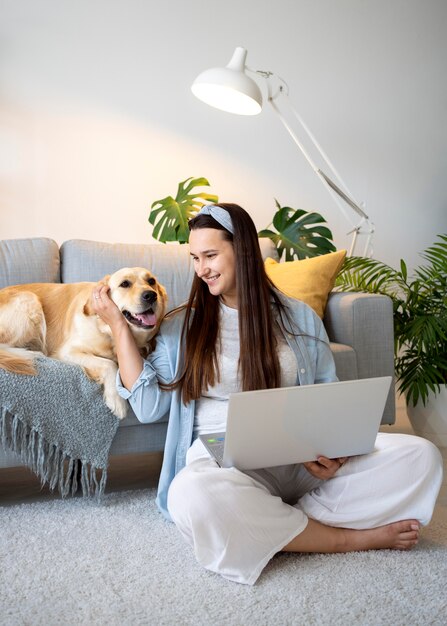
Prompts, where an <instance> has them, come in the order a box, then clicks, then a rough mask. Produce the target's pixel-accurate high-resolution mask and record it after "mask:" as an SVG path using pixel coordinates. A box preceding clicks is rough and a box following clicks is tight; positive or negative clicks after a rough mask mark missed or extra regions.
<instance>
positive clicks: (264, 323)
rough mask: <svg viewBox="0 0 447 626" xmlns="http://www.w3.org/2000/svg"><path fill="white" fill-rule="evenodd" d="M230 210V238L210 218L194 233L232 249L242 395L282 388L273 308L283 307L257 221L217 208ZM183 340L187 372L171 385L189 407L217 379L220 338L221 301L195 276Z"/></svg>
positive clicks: (195, 224)
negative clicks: (215, 235) (212, 233)
mask: <svg viewBox="0 0 447 626" xmlns="http://www.w3.org/2000/svg"><path fill="white" fill-rule="evenodd" d="M217 206H220V207H222V208H224V209H226V210H227V211H228V213H229V214H230V216H231V220H232V223H233V229H234V234H231V233H230V232H229V231H228V230H226V229H225V228H224V227H223V226H221V225H220V224H219V223H218V222H216V221H215V220H214V219H213V218H212V217H211V216H209V215H197V216H196V217H194V218H193V219H192V220H190V222H189V228H190V230H195V229H199V228H214V229H217V230H220V231H222V234H223V237H224V239H226V240H227V241H230V242H231V243H232V245H233V248H234V254H235V267H236V290H237V297H238V311H239V341H240V356H239V376H240V381H241V388H242V391H250V390H253V389H267V388H272V387H279V386H280V381H281V371H280V365H279V360H278V354H277V341H276V338H275V334H274V326H275V319H274V316H273V313H272V304H273V305H276V307H281V303H280V301H279V299H278V297H277V295H276V293H275V291H274V289H273V285H272V283H271V282H270V280H269V278H268V277H267V274H266V272H265V269H264V261H263V259H262V255H261V251H260V248H259V242H258V235H257V232H256V228H255V225H254V223H253V220H252V219H251V217H250V216H249V215H248V213H247V212H246V211H245V210H244V209H243V208H242V207H240V206H238V205H237V204H219V205H217ZM182 338H183V340H184V345H185V353H184V361H183V363H184V366H183V371H182V372H181V374H180V376H179V377H178V378H177V380H176V381H174V382H173V383H172V385H164V386H163V387H164V388H176V387H180V388H181V390H182V399H183V402H184V403H185V404H187V403H188V402H190V401H191V400H196V399H197V398H199V397H200V396H201V395H202V393H203V391H204V390H206V389H207V388H208V387H212V386H214V385H215V384H216V382H217V381H218V380H219V374H220V373H219V368H218V362H217V350H218V338H219V297H218V296H213V295H212V294H211V293H210V291H209V289H208V287H207V285H206V283H205V282H204V281H203V280H202V279H201V278H198V277H197V275H195V276H194V280H193V284H192V287H191V293H190V297H189V300H188V303H187V305H186V315H185V320H184V324H183V330H182Z"/></svg>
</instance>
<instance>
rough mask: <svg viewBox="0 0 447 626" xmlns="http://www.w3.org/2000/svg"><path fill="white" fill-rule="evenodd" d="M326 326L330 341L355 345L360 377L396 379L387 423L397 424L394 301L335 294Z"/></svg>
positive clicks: (377, 296)
mask: <svg viewBox="0 0 447 626" xmlns="http://www.w3.org/2000/svg"><path fill="white" fill-rule="evenodd" d="M324 325H325V328H326V331H327V333H328V335H329V339H330V340H331V341H333V342H336V343H341V344H346V345H348V346H351V347H352V348H353V349H354V351H355V355H356V360H357V372H358V376H359V378H370V377H375V376H393V384H392V385H391V389H390V393H389V395H388V399H387V403H386V407H385V411H384V416H383V420H382V423H383V424H394V421H395V390H394V331H393V303H392V301H391V298H388V296H383V295H379V294H369V293H350V292H349V293H348V292H332V293H331V294H330V296H329V299H328V303H327V307H326V311H325V317H324Z"/></svg>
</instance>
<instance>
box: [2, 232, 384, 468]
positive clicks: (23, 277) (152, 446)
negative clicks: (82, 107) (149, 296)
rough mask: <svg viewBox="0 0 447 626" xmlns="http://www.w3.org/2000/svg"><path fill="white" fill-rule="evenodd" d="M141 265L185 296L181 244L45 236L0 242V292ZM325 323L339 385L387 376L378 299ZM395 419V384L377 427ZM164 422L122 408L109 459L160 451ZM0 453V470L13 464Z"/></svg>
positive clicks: (347, 296) (356, 302)
mask: <svg viewBox="0 0 447 626" xmlns="http://www.w3.org/2000/svg"><path fill="white" fill-rule="evenodd" d="M260 244H261V249H262V253H263V255H264V257H265V258H266V257H267V256H271V257H273V258H275V259H277V255H276V250H275V248H274V246H273V244H272V243H271V241H270V240H269V239H261V240H260ZM134 266H140V267H147V268H149V269H150V270H151V271H152V272H153V273H154V274H155V275H156V276H157V278H158V280H159V281H160V282H161V283H162V284H163V285H164V286H165V287H166V290H167V293H168V295H169V307H170V308H173V307H175V306H177V305H179V304H181V303H182V302H184V301H185V300H186V298H187V295H188V292H189V285H190V283H191V279H192V276H193V267H192V263H191V259H190V255H189V248H188V246H187V245H183V246H180V245H178V244H167V245H160V244H156V243H154V244H121V243H117V244H109V243H101V242H96V241H85V240H76V239H74V240H69V241H66V242H65V243H63V244H62V246H61V247H60V248H59V246H58V245H57V243H56V242H55V241H53V240H51V239H47V238H33V239H11V240H3V241H0V288H2V287H6V286H8V285H16V284H23V283H31V282H63V283H71V282H81V281H97V280H99V279H101V278H102V277H103V276H105V275H106V274H110V273H112V272H114V271H116V270H117V269H119V268H121V267H134ZM324 324H325V327H326V329H327V332H328V335H329V338H330V340H331V348H332V351H333V354H334V357H335V362H336V366H337V374H338V377H339V379H340V380H349V379H355V378H367V377H371V376H383V375H393V371H394V360H393V313H392V303H391V300H390V299H389V298H387V297H385V296H380V295H371V294H363V293H337V292H332V293H331V294H330V296H329V300H328V305H327V308H326V313H325V318H324ZM394 419H395V406H394V385H393V386H392V389H391V390H390V394H389V397H388V401H387V404H386V407H385V411H384V414H383V419H382V423H383V424H392V423H394ZM165 433H166V419H163V420H160V421H159V422H157V423H155V424H140V422H138V420H137V419H136V417H135V415H134V414H133V412H132V411H131V410H129V414H128V416H127V417H126V418H125V419H124V420H123V421H122V422H121V423H120V426H119V428H118V431H117V434H116V436H115V438H114V440H113V443H112V447H111V451H110V454H111V455H121V454H130V453H143V452H156V451H160V450H162V449H163V443H164V437H165ZM19 464H20V463H19V461H18V458H17V457H16V456H15V455H14V454H12V453H10V452H7V451H6V450H2V449H0V468H1V467H14V466H16V465H19Z"/></svg>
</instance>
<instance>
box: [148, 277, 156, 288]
mask: <svg viewBox="0 0 447 626" xmlns="http://www.w3.org/2000/svg"><path fill="white" fill-rule="evenodd" d="M147 282H148V283H149V285H151V286H153V285H155V283H156V282H157V281H156V280H155V278H148V280H147Z"/></svg>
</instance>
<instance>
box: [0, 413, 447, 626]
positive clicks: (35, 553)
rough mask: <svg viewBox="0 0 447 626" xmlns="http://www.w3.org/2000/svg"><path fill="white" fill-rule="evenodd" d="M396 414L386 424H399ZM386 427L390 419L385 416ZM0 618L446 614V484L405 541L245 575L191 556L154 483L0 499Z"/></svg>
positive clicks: (238, 622)
mask: <svg viewBox="0 0 447 626" xmlns="http://www.w3.org/2000/svg"><path fill="white" fill-rule="evenodd" d="M407 428H408V425H407V423H406V422H405V420H404V419H403V418H402V417H401V416H400V417H399V419H398V423H397V425H396V426H395V427H393V429H395V430H400V432H408V430H405V429H407ZM385 429H387V430H388V431H389V428H388V427H385ZM0 528H1V533H0V563H1V568H0V624H1V625H2V626H3V625H4V626H19V625H20V626H23V625H27V626H35V625H36V626H37V625H42V626H43V625H45V626H52V625H55V626H56V625H57V626H61V625H75V624H76V625H84V624H85V625H89V626H90V625H101V626H102V625H107V626H109V625H110V626H115V625H116V626H127V625H129V626H130V625H132V626H138V625H145V624H148V625H149V624H151V625H157V626H158V625H167V626H171V625H172V626H174V625H191V626H192V625H194V626H200V625H204V626H205V625H206V626H207V625H210V626H211V625H212V626H246V625H251V624H256V626H271V625H276V624H278V625H280V626H287V625H301V624H302V625H306V626H307V625H312V624H314V625H318V626H320V625H322V626H324V625H331V626H333V625H343V626H349V625H371V626H380V625H390V626H391V625H392V626H399V625H402V626H404V625H405V626H409V625H410V626H411V625H414V626H416V625H417V626H425V625H428V624H430V625H434V626H437V625H439V626H441V625H442V626H445V624H446V621H447V620H446V616H447V593H446V584H447V583H446V581H447V506H446V502H445V484H444V487H443V493H442V494H441V499H440V501H439V503H438V505H437V507H436V512H435V516H434V519H433V522H432V524H431V525H430V526H429V527H428V528H426V529H424V531H423V533H422V538H421V541H420V543H419V544H418V546H417V547H416V548H415V549H414V550H412V551H411V552H394V551H388V550H383V551H371V552H362V553H361V552H357V553H351V554H348V555H342V554H337V555H318V554H317V555H293V554H280V555H277V556H276V557H275V558H274V559H273V560H272V561H271V562H270V564H269V565H268V566H267V568H266V569H265V570H264V572H263V574H262V576H261V578H260V579H259V581H258V583H257V584H256V585H255V586H254V587H247V586H242V585H237V584H235V583H230V582H228V581H225V580H223V579H222V578H220V577H219V576H217V575H214V574H211V573H209V572H206V571H205V570H203V569H202V568H201V567H199V566H198V565H197V564H196V563H195V561H194V558H193V556H192V554H191V551H190V549H189V547H188V546H186V545H185V544H184V543H183V541H182V540H181V538H180V536H179V533H178V532H177V530H176V528H175V527H174V526H173V525H172V524H169V523H167V522H165V521H164V520H163V518H162V517H161V515H160V514H159V513H158V511H157V510H156V507H155V504H154V490H153V489H145V490H136V491H125V492H120V493H114V494H110V495H109V496H107V497H106V500H105V501H104V503H103V504H102V505H97V504H95V503H93V502H89V501H84V500H82V499H81V498H75V499H72V500H66V501H61V500H60V499H58V498H53V499H46V500H44V501H38V502H33V503H29V504H12V505H9V506H3V507H0Z"/></svg>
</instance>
